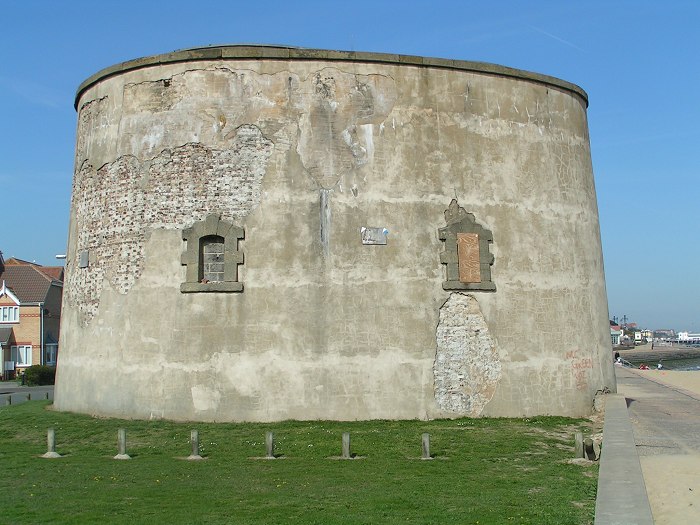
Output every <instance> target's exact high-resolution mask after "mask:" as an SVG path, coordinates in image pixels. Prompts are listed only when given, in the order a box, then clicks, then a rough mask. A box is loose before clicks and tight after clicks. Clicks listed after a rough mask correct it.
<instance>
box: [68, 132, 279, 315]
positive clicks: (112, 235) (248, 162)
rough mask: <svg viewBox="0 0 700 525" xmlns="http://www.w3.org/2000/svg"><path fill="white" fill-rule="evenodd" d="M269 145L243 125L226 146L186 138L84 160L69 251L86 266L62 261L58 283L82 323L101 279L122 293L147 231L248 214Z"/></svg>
mask: <svg viewBox="0 0 700 525" xmlns="http://www.w3.org/2000/svg"><path fill="white" fill-rule="evenodd" d="M272 148H273V143H272V142H271V141H269V140H268V139H266V138H265V137H264V136H263V135H262V133H261V132H260V130H259V129H258V128H257V127H256V126H253V125H245V126H241V127H239V128H238V132H237V134H236V136H235V137H234V138H233V140H232V143H231V147H230V148H229V149H226V150H215V149H210V148H208V147H206V146H203V145H202V144H185V145H183V146H180V147H178V148H174V149H172V150H170V149H166V150H164V151H162V152H161V153H160V154H159V155H158V156H156V157H155V158H153V159H151V160H150V161H146V162H140V161H139V160H138V159H137V158H136V157H132V156H124V157H120V158H119V159H117V160H116V161H115V162H112V163H109V164H105V165H104V166H102V167H100V168H99V169H97V170H95V169H94V168H93V167H92V166H91V165H90V164H89V163H87V162H86V163H83V165H82V166H81V168H80V169H78V170H77V172H76V174H75V177H74V182H73V203H72V207H73V210H75V221H76V224H75V226H76V231H77V236H78V240H77V243H76V249H75V253H76V254H78V253H80V252H81V251H83V250H88V251H89V253H90V264H89V266H88V267H87V268H78V267H77V266H78V265H77V258H74V259H73V260H69V261H67V265H69V266H70V268H71V271H69V272H68V273H67V281H66V285H65V288H64V292H65V296H66V298H67V300H68V301H70V302H71V304H75V305H77V306H78V310H79V312H80V314H81V318H82V319H81V320H82V322H83V324H84V325H87V324H88V323H89V322H90V320H91V319H92V318H93V317H94V316H95V314H96V313H97V309H98V307H99V298H100V294H101V293H102V283H103V279H104V278H106V279H107V280H108V282H109V283H110V284H111V286H112V287H113V288H114V289H115V290H116V291H117V292H119V293H121V294H126V293H127V292H128V291H129V290H130V289H131V287H132V286H133V285H134V283H135V282H136V280H137V279H138V278H139V276H140V274H141V270H142V266H143V256H144V253H143V251H144V242H145V238H146V234H147V232H148V231H149V230H151V229H154V228H165V229H182V228H184V227H186V226H190V225H192V224H193V223H194V222H196V221H201V220H204V219H205V218H206V216H207V215H209V214H210V213H216V214H218V215H219V216H220V217H221V218H222V219H223V220H226V221H229V222H233V221H237V220H240V219H241V218H243V217H245V216H247V215H248V214H249V213H250V212H251V211H252V210H253V209H254V208H255V207H256V206H257V205H258V203H259V202H260V187H261V183H262V179H263V176H264V174H265V171H266V168H267V163H268V160H269V158H270V155H271V153H272Z"/></svg>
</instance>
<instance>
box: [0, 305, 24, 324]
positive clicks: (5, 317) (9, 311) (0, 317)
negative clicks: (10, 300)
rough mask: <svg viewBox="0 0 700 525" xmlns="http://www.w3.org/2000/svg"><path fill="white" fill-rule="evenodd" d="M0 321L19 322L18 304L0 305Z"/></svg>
mask: <svg viewBox="0 0 700 525" xmlns="http://www.w3.org/2000/svg"><path fill="white" fill-rule="evenodd" d="M0 323H19V306H0Z"/></svg>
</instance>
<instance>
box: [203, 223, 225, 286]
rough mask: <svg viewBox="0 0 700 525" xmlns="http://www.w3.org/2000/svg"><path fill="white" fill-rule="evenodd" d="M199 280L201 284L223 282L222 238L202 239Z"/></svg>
mask: <svg viewBox="0 0 700 525" xmlns="http://www.w3.org/2000/svg"><path fill="white" fill-rule="evenodd" d="M199 244H200V247H201V251H200V253H201V261H202V262H201V263H200V265H199V267H200V272H201V275H200V280H201V281H202V282H203V283H218V282H221V281H223V280H224V238H223V237H219V236H218V235H211V236H209V237H202V238H201V239H200V240H199Z"/></svg>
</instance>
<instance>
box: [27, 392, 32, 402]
mask: <svg viewBox="0 0 700 525" xmlns="http://www.w3.org/2000/svg"><path fill="white" fill-rule="evenodd" d="M31 400H32V393H31V392H27V401H31Z"/></svg>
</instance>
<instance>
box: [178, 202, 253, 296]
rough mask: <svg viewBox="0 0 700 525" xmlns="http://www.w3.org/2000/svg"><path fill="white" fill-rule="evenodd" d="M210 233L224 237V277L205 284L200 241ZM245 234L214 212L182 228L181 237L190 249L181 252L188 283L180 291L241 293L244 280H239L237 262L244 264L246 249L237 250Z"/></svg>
mask: <svg viewBox="0 0 700 525" xmlns="http://www.w3.org/2000/svg"><path fill="white" fill-rule="evenodd" d="M211 236H218V237H223V239H224V280H223V281H217V282H207V283H203V282H201V281H200V275H201V267H200V265H201V258H200V244H201V242H200V240H201V239H202V238H203V237H211ZM244 237H245V232H244V230H243V228H240V227H238V226H235V225H233V224H231V223H228V222H225V221H222V220H221V218H220V217H219V216H218V215H215V214H211V215H209V216H207V218H206V219H205V220H203V221H199V222H195V223H194V224H193V225H192V226H191V227H190V228H185V229H184V230H183V231H182V240H183V241H185V242H186V243H187V248H186V250H185V251H184V253H183V254H182V259H181V263H182V264H183V265H184V266H187V270H186V274H185V282H184V283H182V284H180V292H182V293H201V292H205V293H206V292H223V293H231V292H242V291H243V283H241V282H238V265H239V264H243V252H242V251H239V250H238V241H239V240H240V239H243V238H244Z"/></svg>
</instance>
